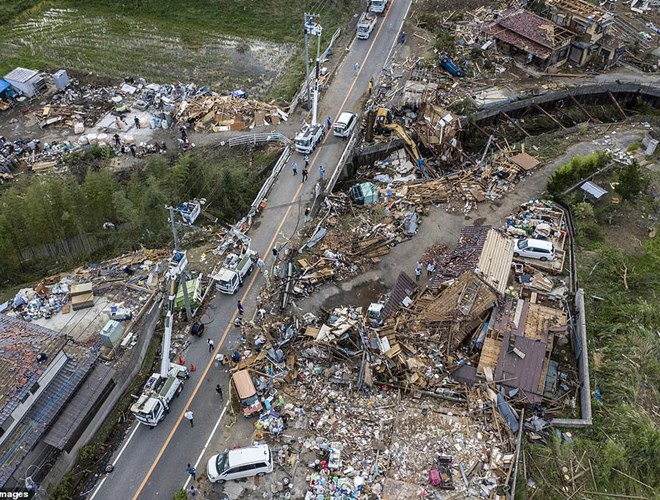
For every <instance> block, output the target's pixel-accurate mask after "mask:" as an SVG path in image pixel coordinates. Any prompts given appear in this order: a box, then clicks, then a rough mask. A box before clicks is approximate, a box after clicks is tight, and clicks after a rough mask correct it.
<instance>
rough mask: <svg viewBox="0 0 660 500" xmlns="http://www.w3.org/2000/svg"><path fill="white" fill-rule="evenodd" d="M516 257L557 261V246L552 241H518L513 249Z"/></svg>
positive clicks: (526, 239)
mask: <svg viewBox="0 0 660 500" xmlns="http://www.w3.org/2000/svg"><path fill="white" fill-rule="evenodd" d="M513 256H514V257H527V258H528V259H539V260H542V261H546V260H555V246H554V245H553V244H552V242H551V241H546V240H533V239H530V238H522V239H519V240H516V243H515V245H514V248H513Z"/></svg>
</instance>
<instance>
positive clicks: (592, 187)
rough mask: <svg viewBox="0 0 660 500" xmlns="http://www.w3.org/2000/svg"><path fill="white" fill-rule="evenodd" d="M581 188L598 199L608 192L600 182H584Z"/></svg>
mask: <svg viewBox="0 0 660 500" xmlns="http://www.w3.org/2000/svg"><path fill="white" fill-rule="evenodd" d="M580 189H582V191H586V192H587V193H589V194H590V195H591V196H593V197H594V198H596V199H597V200H600V199H601V198H602V197H603V196H605V195H606V194H607V191H606V190H605V189H603V188H602V187H600V186H599V185H598V184H595V183H593V182H591V181H587V182H585V183H584V184H582V185H581V186H580Z"/></svg>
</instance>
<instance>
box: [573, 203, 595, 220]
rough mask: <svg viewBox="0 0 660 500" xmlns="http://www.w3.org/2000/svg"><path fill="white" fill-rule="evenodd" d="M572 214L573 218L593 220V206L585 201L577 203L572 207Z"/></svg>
mask: <svg viewBox="0 0 660 500" xmlns="http://www.w3.org/2000/svg"><path fill="white" fill-rule="evenodd" d="M573 215H575V218H576V219H577V220H580V221H591V220H594V217H595V214H594V206H593V205H592V204H591V203H589V202H586V201H583V202H581V203H578V204H577V205H575V208H573Z"/></svg>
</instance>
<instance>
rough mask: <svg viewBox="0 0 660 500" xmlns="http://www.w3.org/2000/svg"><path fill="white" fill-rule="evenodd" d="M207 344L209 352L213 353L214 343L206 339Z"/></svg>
mask: <svg viewBox="0 0 660 500" xmlns="http://www.w3.org/2000/svg"><path fill="white" fill-rule="evenodd" d="M207 342H208V344H209V352H213V349H214V348H215V343H214V342H213V340H211V339H208V340H207Z"/></svg>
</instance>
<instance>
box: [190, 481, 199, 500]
mask: <svg viewBox="0 0 660 500" xmlns="http://www.w3.org/2000/svg"><path fill="white" fill-rule="evenodd" d="M188 493H189V494H190V498H193V499H194V498H197V493H199V490H198V489H197V488H195V487H194V486H193V485H192V484H191V485H190V488H188Z"/></svg>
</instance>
